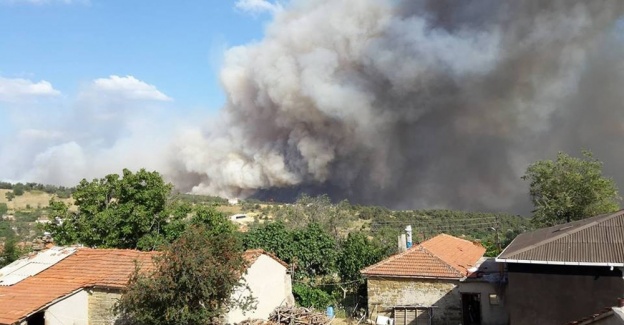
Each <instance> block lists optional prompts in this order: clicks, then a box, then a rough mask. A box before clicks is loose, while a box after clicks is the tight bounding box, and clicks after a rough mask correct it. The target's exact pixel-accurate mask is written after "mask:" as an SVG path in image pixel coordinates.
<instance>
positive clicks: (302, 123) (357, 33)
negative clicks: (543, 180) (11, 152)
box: [0, 0, 624, 212]
mask: <svg viewBox="0 0 624 325" xmlns="http://www.w3.org/2000/svg"><path fill="white" fill-rule="evenodd" d="M261 2H262V3H267V4H269V3H268V2H265V1H261ZM271 5H272V6H270V7H267V8H271V10H273V12H274V13H273V15H274V17H273V19H272V22H271V23H269V24H268V26H267V28H266V31H265V35H264V38H263V39H261V40H259V41H257V42H253V43H250V44H247V45H241V46H236V47H233V48H230V49H229V50H227V52H225V55H224V63H223V66H222V69H221V81H222V84H223V88H224V91H225V93H226V95H227V103H226V105H225V106H224V107H223V108H222V110H221V111H220V114H219V116H218V117H215V116H210V115H209V114H206V116H205V118H203V119H202V118H197V116H193V118H188V119H186V121H185V119H182V121H178V120H176V123H175V125H174V126H172V125H168V126H165V127H164V128H163V127H161V126H162V125H161V124H160V123H156V122H155V120H157V119H158V118H162V115H159V114H151V113H150V112H148V111H145V110H139V111H138V112H139V113H140V114H139V113H137V111H132V110H131V109H132V107H131V105H130V106H127V107H126V106H123V107H122V108H121V109H120V110H119V111H114V110H112V108H110V111H113V112H118V113H119V114H128V116H131V117H130V118H129V121H132V122H136V123H135V124H136V125H139V126H138V127H137V128H133V129H131V130H132V132H129V133H128V136H127V138H124V139H122V140H119V139H117V140H116V141H112V140H111V141H110V144H109V145H108V146H106V147H104V148H101V149H97V150H94V149H93V146H87V145H83V144H82V143H81V142H80V140H79V139H62V141H61V140H58V141H57V142H54V143H51V144H48V145H47V146H42V147H37V150H38V151H37V150H35V151H33V152H38V153H39V154H38V155H36V160H35V164H34V165H33V166H30V167H27V168H24V169H23V170H21V171H16V172H14V173H13V174H10V175H8V174H7V175H2V173H0V178H1V177H7V178H10V179H15V180H17V179H23V178H29V177H30V179H28V180H29V181H37V182H44V183H56V184H58V183H61V184H63V185H70V186H71V185H75V181H76V179H79V178H81V177H90V178H92V177H101V176H103V175H104V174H105V173H108V172H119V171H120V169H121V168H122V167H129V168H138V167H143V166H144V167H147V168H155V169H158V170H160V171H162V172H163V173H164V174H165V175H166V176H167V177H168V178H169V179H170V180H172V181H173V182H174V184H175V185H176V186H177V187H179V188H180V189H181V190H183V191H192V192H194V193H201V194H212V195H220V196H224V197H246V196H249V195H259V196H260V197H263V198H268V197H295V196H296V195H297V194H298V193H300V192H302V191H309V192H313V193H328V194H330V195H331V196H332V197H334V198H336V199H342V198H348V199H350V200H352V201H353V202H359V203H366V204H382V205H386V206H389V207H393V208H434V207H444V208H454V209H471V210H482V211H488V210H489V211H492V210H504V211H509V212H526V211H528V207H529V200H528V184H526V183H525V182H523V181H522V180H521V179H520V176H522V174H523V173H524V171H525V169H526V167H527V165H528V164H529V163H531V162H533V161H535V160H538V159H543V158H547V157H551V158H552V157H554V155H555V154H556V152H557V151H560V150H563V151H567V152H569V153H571V154H574V155H578V154H580V150H581V149H589V150H591V151H593V152H594V154H595V155H596V157H597V158H598V159H600V160H602V161H604V162H605V168H604V170H605V174H607V175H608V176H611V177H614V178H615V179H616V181H617V182H618V184H619V185H620V187H624V174H622V173H618V166H620V165H621V162H622V158H624V147H623V146H621V145H620V143H621V142H622V140H624V107H622V105H623V104H622V103H624V98H623V95H622V94H623V92H622V91H621V90H620V88H621V87H622V85H623V84H624V83H623V81H624V80H623V79H624V46H623V45H624V43H623V40H624V39H623V38H622V35H623V34H622V31H623V26H624V23H623V22H622V21H623V20H622V19H621V17H622V14H623V12H624V2H622V1H618V0H611V1H609V0H604V1H591V2H588V1H537V0H524V1H512V0H508V1H496V2H492V1H483V0H472V1H451V0H445V1H440V0H431V1H413V0H405V1H395V0H292V1H288V2H283V3H282V4H281V5H276V4H274V3H273V4H271ZM111 80H112V79H111ZM116 80H117V81H116V82H120V80H119V79H116ZM109 81H110V80H109ZM113 81H114V80H113ZM113 81H111V82H113ZM111 82H109V83H111ZM124 82H140V81H138V80H135V81H132V80H125V81H124ZM100 84H102V83H100ZM150 86H151V85H147V84H144V85H142V88H141V89H143V90H144V92H142V93H141V94H143V95H145V96H147V95H149V96H150V98H151V100H153V101H156V102H159V101H160V102H167V101H170V100H171V98H168V97H167V96H166V95H165V94H163V93H160V92H158V91H157V90H156V88H155V87H153V86H151V87H152V88H149V87H150ZM89 98H90V97H88V96H85V97H84V100H85V101H87V100H88V99H89ZM93 98H96V99H97V98H99V97H97V96H95V95H93ZM111 105H112V104H111ZM173 105H175V103H174V104H173ZM106 107H108V106H106ZM111 107H113V106H111ZM96 108H101V106H96ZM110 111H109V108H107V109H106V110H105V112H104V113H106V112H110ZM116 118H119V119H123V118H122V117H116ZM189 120H192V121H189ZM197 121H200V122H197ZM90 122H91V123H98V121H97V120H92V121H90ZM109 122H110V121H109ZM111 123H112V122H111ZM135 124H132V125H135ZM107 125H109V126H110V125H113V124H107ZM150 126H154V127H156V128H157V129H158V130H162V132H160V131H159V132H158V135H157V136H155V137H151V136H150V135H151V134H152V133H149V132H148V131H146V130H148V129H149V128H150ZM84 128H85V129H87V130H88V125H87V126H86V127H84ZM123 130H124V129H122V131H123ZM83 131H85V130H83ZM117 131H119V130H118V128H115V127H113V128H112V130H108V129H107V128H105V127H98V128H96V130H95V131H94V132H102V133H107V132H117ZM143 131H144V132H143ZM85 132H86V131H85ZM146 132H147V133H146ZM86 133H87V134H88V132H86ZM121 133H123V132H121ZM30 149H32V147H30ZM22 150H26V149H21V148H19V149H15V152H16V153H22V152H24V151H22ZM33 150H34V149H33ZM15 156H16V157H18V158H19V157H22V156H23V155H18V154H16V155H15ZM25 157H28V156H27V155H26V156H25ZM76 157H78V158H80V159H75V158H76ZM91 157H96V158H91ZM15 160H19V159H17V158H16V159H15ZM25 160H26V159H25ZM30 163H31V164H32V162H30ZM5 164H7V163H6V162H5ZM2 165H3V163H2V161H0V166H2ZM96 172H97V174H96Z"/></svg>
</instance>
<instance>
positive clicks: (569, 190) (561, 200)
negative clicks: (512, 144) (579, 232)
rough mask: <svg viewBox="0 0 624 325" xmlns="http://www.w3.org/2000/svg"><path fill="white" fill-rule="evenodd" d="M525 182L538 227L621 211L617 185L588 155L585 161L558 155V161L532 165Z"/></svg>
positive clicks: (600, 163)
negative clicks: (527, 184) (528, 184)
mask: <svg viewBox="0 0 624 325" xmlns="http://www.w3.org/2000/svg"><path fill="white" fill-rule="evenodd" d="M522 179H524V180H527V181H529V182H530V195H531V200H532V201H533V205H534V206H535V210H534V216H533V222H534V223H535V224H536V225H539V226H552V225H556V224H559V223H565V222H570V221H574V220H580V219H583V218H586V217H591V216H595V215H598V214H602V213H608V212H613V211H616V210H618V209H619V204H618V203H619V200H620V197H619V195H618V190H617V187H616V185H615V182H614V181H613V180H612V179H610V178H607V177H605V176H603V175H602V162H600V161H599V160H598V159H596V158H594V157H593V156H592V154H591V153H590V152H588V151H584V152H583V157H582V158H575V157H571V156H569V155H567V154H565V153H562V152H560V153H558V154H557V159H556V160H555V161H552V160H541V161H538V162H535V163H533V164H531V165H530V166H529V167H528V169H527V171H526V174H525V175H524V176H523V177H522Z"/></svg>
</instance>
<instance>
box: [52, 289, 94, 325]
mask: <svg viewBox="0 0 624 325" xmlns="http://www.w3.org/2000/svg"><path fill="white" fill-rule="evenodd" d="M45 323H46V325H88V324H89V295H88V294H87V292H86V291H84V290H80V291H78V292H77V293H75V294H73V295H71V296H69V297H67V298H65V299H63V300H61V301H59V302H57V303H55V304H54V305H52V306H50V307H48V309H46V311H45Z"/></svg>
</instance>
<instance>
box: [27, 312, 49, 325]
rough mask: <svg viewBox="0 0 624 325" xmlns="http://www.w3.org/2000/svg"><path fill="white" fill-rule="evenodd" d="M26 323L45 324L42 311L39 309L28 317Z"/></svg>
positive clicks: (31, 324) (29, 324)
mask: <svg viewBox="0 0 624 325" xmlns="http://www.w3.org/2000/svg"><path fill="white" fill-rule="evenodd" d="M26 324H28V325H45V317H44V312H42V311H40V312H38V313H35V314H33V315H31V316H30V317H28V319H27V320H26Z"/></svg>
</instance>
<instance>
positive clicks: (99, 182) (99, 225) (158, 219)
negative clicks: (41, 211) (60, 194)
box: [47, 169, 172, 249]
mask: <svg viewBox="0 0 624 325" xmlns="http://www.w3.org/2000/svg"><path fill="white" fill-rule="evenodd" d="M171 188H172V186H171V185H170V184H166V183H165V182H164V181H163V179H162V177H161V176H160V174H158V173H157V172H148V171H146V170H144V169H141V170H140V171H138V172H137V173H132V172H131V171H130V170H127V169H124V170H123V175H122V176H121V177H120V176H119V175H117V174H110V175H107V176H106V177H104V178H102V179H95V180H93V181H91V182H88V181H87V180H85V179H83V180H82V181H81V182H80V184H79V185H78V186H77V187H76V191H75V193H74V199H75V204H76V205H77V206H78V211H77V212H72V211H69V208H68V206H67V205H65V204H63V203H61V202H56V201H52V202H50V211H51V213H50V217H51V218H52V220H53V221H55V222H54V223H51V224H49V226H48V229H47V230H48V231H50V232H51V233H52V235H53V236H54V238H55V240H56V241H57V242H58V243H59V244H61V245H65V244H71V243H76V242H78V243H81V244H84V245H87V246H92V247H115V248H140V249H153V248H155V247H153V245H151V244H153V242H150V241H146V240H145V239H144V237H150V236H151V237H154V234H155V233H159V232H160V230H161V227H163V226H164V225H166V223H167V214H166V213H165V208H166V203H167V197H168V194H169V192H170V191H171Z"/></svg>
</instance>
